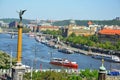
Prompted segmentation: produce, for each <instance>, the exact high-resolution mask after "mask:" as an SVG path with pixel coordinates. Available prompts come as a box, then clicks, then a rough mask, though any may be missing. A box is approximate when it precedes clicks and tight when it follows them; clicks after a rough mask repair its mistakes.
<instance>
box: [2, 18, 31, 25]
mask: <svg viewBox="0 0 120 80" xmlns="http://www.w3.org/2000/svg"><path fill="white" fill-rule="evenodd" d="M0 21H4V22H5V23H10V22H12V21H17V22H19V19H16V18H3V19H0ZM30 21H32V20H28V19H23V23H24V24H28V23H29V22H30Z"/></svg>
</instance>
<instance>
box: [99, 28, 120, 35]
mask: <svg viewBox="0 0 120 80" xmlns="http://www.w3.org/2000/svg"><path fill="white" fill-rule="evenodd" d="M99 34H106V35H120V29H102V30H100V31H99Z"/></svg>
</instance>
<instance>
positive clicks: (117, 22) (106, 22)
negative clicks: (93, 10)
mask: <svg viewBox="0 0 120 80" xmlns="http://www.w3.org/2000/svg"><path fill="white" fill-rule="evenodd" d="M88 21H92V22H93V23H94V24H99V25H119V26H120V20H75V22H76V25H80V26H83V25H84V26H86V25H87V23H88ZM69 23H70V20H63V21H56V22H54V23H53V25H55V26H65V25H69Z"/></svg>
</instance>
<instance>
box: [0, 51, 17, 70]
mask: <svg viewBox="0 0 120 80" xmlns="http://www.w3.org/2000/svg"><path fill="white" fill-rule="evenodd" d="M12 60H13V61H12V64H15V62H16V59H14V58H13V59H12ZM9 68H10V55H8V54H7V53H5V52H3V51H0V69H9Z"/></svg>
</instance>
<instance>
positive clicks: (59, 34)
mask: <svg viewBox="0 0 120 80" xmlns="http://www.w3.org/2000/svg"><path fill="white" fill-rule="evenodd" d="M42 32H43V33H44V34H50V35H53V36H54V37H57V36H61V34H62V32H61V30H58V31H55V30H52V31H51V30H46V31H42ZM61 37H62V36H61Z"/></svg>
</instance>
